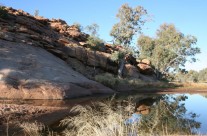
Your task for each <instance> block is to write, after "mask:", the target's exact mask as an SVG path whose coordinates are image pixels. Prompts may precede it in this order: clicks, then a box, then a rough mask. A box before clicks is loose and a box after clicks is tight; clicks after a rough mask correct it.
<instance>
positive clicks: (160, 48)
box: [137, 24, 200, 78]
mask: <svg viewBox="0 0 207 136" xmlns="http://www.w3.org/2000/svg"><path fill="white" fill-rule="evenodd" d="M196 42H197V39H196V37H195V36H191V35H184V34H183V33H181V32H180V31H178V30H177V29H176V27H175V26H174V25H173V24H163V25H161V26H160V28H159V29H158V30H157V33H156V37H155V38H151V37H149V36H145V35H142V36H140V37H139V38H138V42H137V43H138V47H139V49H140V57H141V58H148V59H149V60H150V61H151V62H152V65H153V67H154V69H155V72H156V74H157V77H158V78H160V77H162V75H166V74H168V73H169V72H170V71H171V72H172V71H178V70H179V68H180V67H184V66H185V63H186V62H187V61H190V62H195V61H196V58H195V55H196V54H198V53H200V49H199V48H198V47H194V45H195V44H196Z"/></svg>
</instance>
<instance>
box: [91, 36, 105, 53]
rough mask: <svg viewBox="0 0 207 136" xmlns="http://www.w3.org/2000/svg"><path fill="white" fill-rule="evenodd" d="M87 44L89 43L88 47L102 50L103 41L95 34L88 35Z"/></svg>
mask: <svg viewBox="0 0 207 136" xmlns="http://www.w3.org/2000/svg"><path fill="white" fill-rule="evenodd" d="M87 44H89V48H90V49H92V50H96V51H104V50H105V46H104V41H103V40H102V39H100V38H98V37H96V36H89V37H88V40H87Z"/></svg>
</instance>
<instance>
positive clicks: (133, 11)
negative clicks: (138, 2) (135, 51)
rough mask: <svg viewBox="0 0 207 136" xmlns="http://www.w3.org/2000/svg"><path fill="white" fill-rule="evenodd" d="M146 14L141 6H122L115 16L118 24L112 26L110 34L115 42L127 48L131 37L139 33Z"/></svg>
mask: <svg viewBox="0 0 207 136" xmlns="http://www.w3.org/2000/svg"><path fill="white" fill-rule="evenodd" d="M146 14H147V11H146V10H145V9H144V8H143V7H141V6H137V7H135V8H132V7H130V6H129V5H128V4H124V5H122V6H121V8H120V9H119V11H118V14H117V15H116V17H117V18H118V19H119V22H118V23H116V24H115V25H114V26H113V28H112V30H111V33H110V35H111V36H112V37H113V38H114V40H115V42H117V43H118V44H121V45H123V46H126V47H127V46H129V45H130V43H131V41H132V39H133V36H134V35H135V34H137V33H138V32H141V26H142V25H144V23H145V22H146V21H145V20H144V19H143V16H145V15H146Z"/></svg>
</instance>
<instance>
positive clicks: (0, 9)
mask: <svg viewBox="0 0 207 136" xmlns="http://www.w3.org/2000/svg"><path fill="white" fill-rule="evenodd" d="M7 17H8V14H7V11H6V10H5V7H4V6H0V18H3V19H5V18H7Z"/></svg>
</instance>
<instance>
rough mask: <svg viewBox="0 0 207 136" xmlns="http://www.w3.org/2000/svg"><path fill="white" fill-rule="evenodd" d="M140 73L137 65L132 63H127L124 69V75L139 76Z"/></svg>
mask: <svg viewBox="0 0 207 136" xmlns="http://www.w3.org/2000/svg"><path fill="white" fill-rule="evenodd" d="M139 75H140V73H139V71H138V69H137V68H136V67H135V66H133V65H131V64H125V66H124V70H123V76H124V77H131V78H139Z"/></svg>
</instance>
